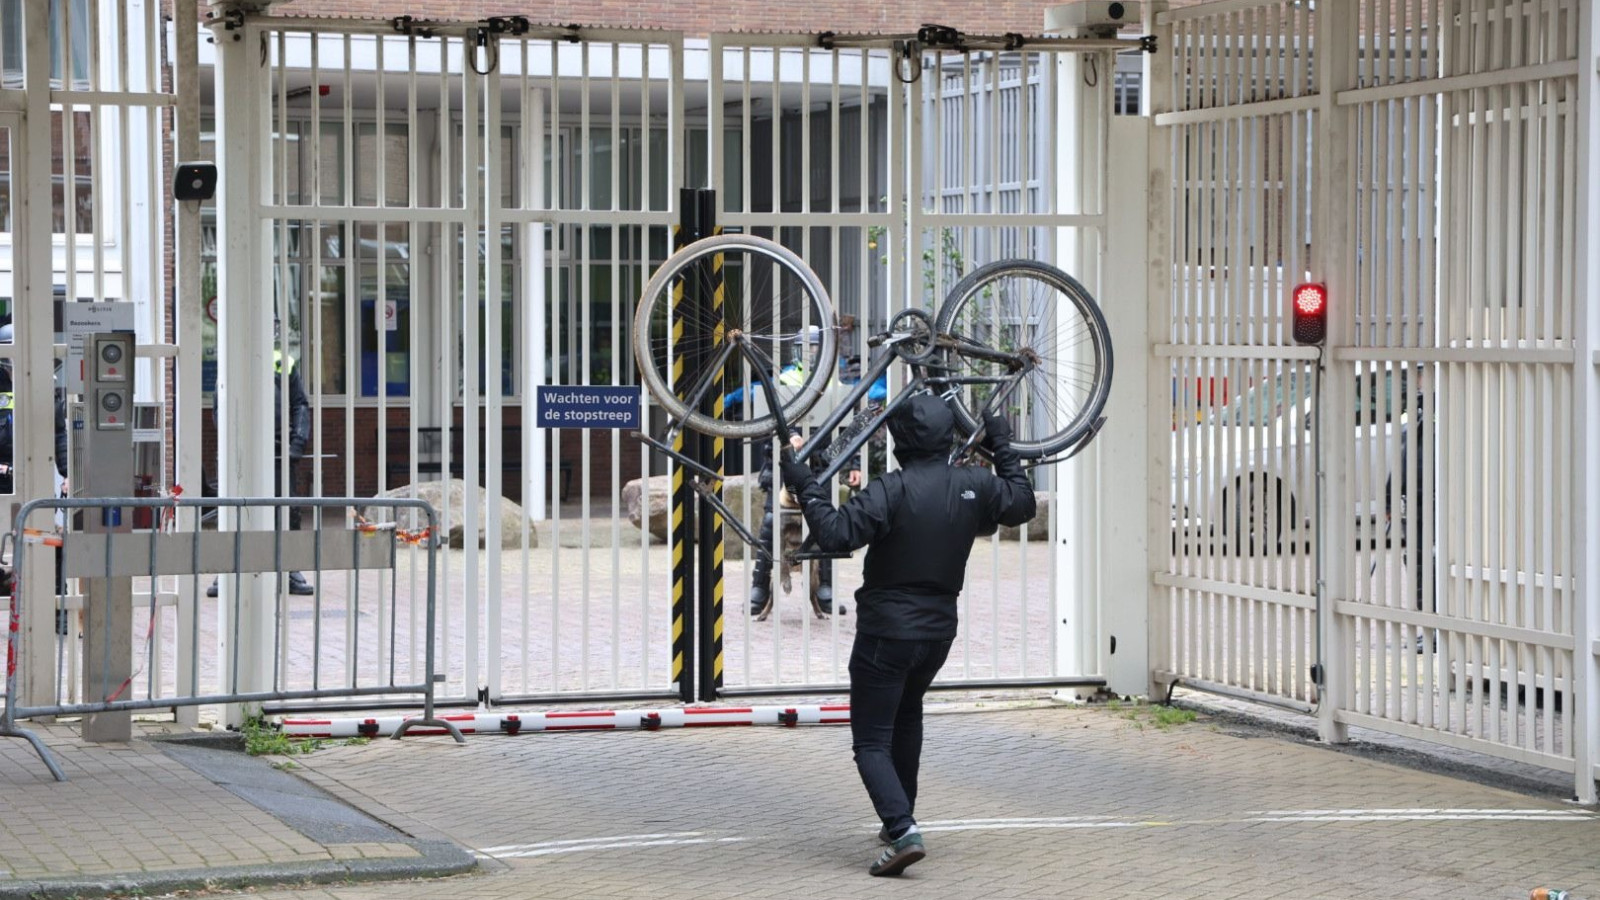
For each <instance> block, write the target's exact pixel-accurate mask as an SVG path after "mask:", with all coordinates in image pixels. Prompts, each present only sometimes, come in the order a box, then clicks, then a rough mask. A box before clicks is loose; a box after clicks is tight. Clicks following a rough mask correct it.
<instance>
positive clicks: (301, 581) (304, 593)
mask: <svg viewBox="0 0 1600 900" xmlns="http://www.w3.org/2000/svg"><path fill="white" fill-rule="evenodd" d="M289 593H291V594H294V595H295V596H298V597H309V596H311V595H312V594H315V593H316V590H315V589H313V588H312V587H311V582H309V581H307V580H306V577H305V576H304V575H301V574H300V573H299V572H290V573H289Z"/></svg>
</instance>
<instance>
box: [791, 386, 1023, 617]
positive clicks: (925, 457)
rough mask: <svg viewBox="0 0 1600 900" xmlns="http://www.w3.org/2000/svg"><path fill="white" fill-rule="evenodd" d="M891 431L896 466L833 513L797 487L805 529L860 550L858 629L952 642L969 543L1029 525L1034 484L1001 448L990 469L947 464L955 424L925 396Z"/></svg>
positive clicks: (812, 486)
mask: <svg viewBox="0 0 1600 900" xmlns="http://www.w3.org/2000/svg"><path fill="white" fill-rule="evenodd" d="M889 433H890V434H891V435H892V436H893V437H894V441H895V456H896V458H898V459H899V460H900V466H901V468H900V469H899V470H898V471H895V472H889V473H887V474H885V475H883V476H882V477H880V478H876V479H874V480H873V481H871V482H870V483H868V485H867V487H866V488H865V489H864V490H862V492H861V493H859V494H857V495H856V496H854V497H852V498H851V499H850V501H849V502H847V503H846V504H845V505H844V506H842V507H839V508H838V509H835V508H834V507H833V505H832V503H831V502H830V501H829V497H828V489H827V488H826V487H825V486H822V485H819V484H818V483H817V482H816V481H815V480H813V481H811V482H810V483H808V484H806V485H804V486H803V487H802V488H801V490H800V496H801V498H802V503H803V506H804V511H805V517H806V522H807V524H809V525H810V526H811V533H812V535H813V536H814V537H815V538H816V541H817V545H818V546H819V547H821V548H822V549H824V550H828V551H832V552H843V551H848V550H855V549H858V548H860V547H867V558H866V564H865V568H864V570H863V583H862V585H861V589H860V590H858V591H856V604H857V612H858V615H859V617H860V621H859V624H858V625H857V626H856V630H857V631H858V632H860V633H861V634H869V635H874V636H877V637H888V638H899V639H905V640H943V639H947V638H953V637H955V634H956V597H957V596H958V595H959V594H960V593H961V587H962V585H963V584H964V583H965V581H966V574H967V557H968V556H969V555H970V554H971V553H972V542H973V540H974V539H975V538H977V537H978V536H979V535H981V534H990V533H993V531H994V530H995V528H996V527H997V526H999V525H1010V526H1015V525H1021V524H1022V523H1023V522H1026V521H1028V520H1029V519H1031V518H1033V516H1034V513H1035V511H1036V504H1035V501H1034V496H1033V485H1031V484H1029V483H1028V478H1027V476H1026V475H1024V474H1023V473H1022V465H1021V463H1020V462H1019V461H1018V457H1017V454H1016V451H1015V450H1012V449H1011V445H1010V443H1009V442H1002V443H1001V446H999V447H997V448H994V471H993V472H990V471H989V470H988V469H984V468H981V467H977V466H959V467H958V466H952V465H950V464H949V462H948V457H949V454H950V451H951V448H952V442H953V440H954V434H955V418H954V416H953V415H952V414H951V412H950V408H949V407H948V406H946V405H945V402H944V401H943V400H941V399H939V398H938V397H934V396H932V395H931V394H919V395H916V396H913V397H911V398H910V399H909V400H908V401H907V402H906V403H905V404H903V405H902V406H900V407H899V408H897V409H896V410H895V412H894V416H893V417H892V418H891V419H890V420H889Z"/></svg>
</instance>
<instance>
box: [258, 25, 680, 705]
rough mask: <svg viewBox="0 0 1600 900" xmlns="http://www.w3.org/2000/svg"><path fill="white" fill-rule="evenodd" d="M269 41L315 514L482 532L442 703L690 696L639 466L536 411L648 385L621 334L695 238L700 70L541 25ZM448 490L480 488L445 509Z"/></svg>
mask: <svg viewBox="0 0 1600 900" xmlns="http://www.w3.org/2000/svg"><path fill="white" fill-rule="evenodd" d="M244 27H245V32H244V37H245V40H246V41H247V42H254V41H260V42H261V47H262V49H263V59H264V60H265V61H266V66H267V71H268V74H267V76H266V77H264V78H262V79H260V82H259V84H258V85H257V89H258V90H259V91H260V93H259V95H258V97H259V100H260V102H261V103H262V104H263V107H264V112H265V113H266V115H264V116H263V117H262V119H261V124H262V127H264V128H266V129H268V133H269V135H270V136H271V140H270V141H269V140H263V141H262V144H263V145H264V146H270V147H271V148H272V153H271V157H270V158H269V159H266V160H263V161H262V162H263V164H264V165H265V166H267V167H268V171H270V172H271V173H272V177H271V179H270V180H269V182H268V183H269V184H270V185H271V188H272V190H271V199H270V201H269V202H267V203H265V204H263V205H262V207H261V209H260V210H259V214H260V216H261V218H262V221H263V222H265V223H268V225H269V227H270V228H271V232H272V234H273V238H272V241H273V246H274V248H275V251H274V256H273V259H272V264H271V265H272V269H273V270H274V274H273V276H272V278H273V284H274V285H276V287H277V291H276V294H275V299H276V305H277V309H278V313H277V315H276V318H277V320H278V321H279V322H280V323H287V325H288V327H287V329H286V334H285V341H286V344H287V348H288V351H289V353H290V354H291V355H293V356H295V357H297V358H298V359H299V365H300V366H301V367H302V371H303V372H304V373H305V381H306V385H307V389H308V392H309V393H310V395H311V398H312V406H313V421H314V422H315V423H316V435H315V437H314V440H313V452H312V456H313V460H314V465H313V466H312V467H311V469H312V471H311V473H310V477H309V486H308V489H309V491H310V492H312V493H315V494H317V495H331V496H362V495H366V494H370V493H373V492H382V491H395V492H398V493H399V494H400V495H402V496H408V495H410V493H411V491H412V490H415V491H417V492H418V493H419V494H420V495H422V496H426V497H430V498H431V499H433V500H434V502H435V504H436V506H438V507H439V509H440V512H441V515H442V517H443V518H444V519H445V520H447V521H450V522H455V523H458V527H459V529H460V531H461V532H462V534H461V536H460V538H459V540H458V545H459V547H460V550H459V552H458V553H455V554H447V555H446V557H445V564H444V566H443V571H442V585H441V587H442V590H441V597H443V598H444V600H443V602H441V608H440V617H441V620H440V622H439V623H438V625H439V633H440V639H441V646H440V648H439V650H440V657H439V659H440V668H441V670H442V672H443V673H444V674H445V676H446V678H447V681H446V687H445V689H444V690H442V691H441V697H442V698H446V699H448V698H454V699H456V700H461V701H467V700H473V699H476V698H477V697H478V696H479V695H480V692H486V695H487V696H489V697H492V698H495V699H496V700H515V699H519V698H524V699H525V698H533V697H560V696H580V695H582V696H613V697H616V696H639V697H648V696H662V695H666V694H668V693H670V692H671V690H672V672H671V671H670V670H669V666H670V663H671V659H670V652H669V651H670V639H669V634H668V627H669V608H670V607H669V604H667V603H666V602H665V600H664V598H666V597H667V596H668V594H669V585H670V582H669V579H670V574H671V571H670V569H671V567H670V565H668V564H666V563H665V562H664V559H665V550H664V548H662V547H661V546H660V542H659V541H656V542H652V541H651V540H650V539H649V537H648V529H645V530H637V529H634V528H632V527H631V526H627V525H626V523H625V522H623V521H621V520H620V515H621V507H622V500H621V496H622V488H623V485H624V484H625V483H626V482H627V481H629V480H632V479H636V478H639V477H640V476H641V475H644V474H647V472H646V471H645V469H644V468H643V466H644V462H643V461H642V460H641V457H640V454H639V453H638V451H637V444H636V443H635V442H634V441H632V440H631V439H630V438H628V437H626V436H624V435H623V434H621V433H620V432H617V431H600V432H590V431H572V432H564V431H562V430H543V429H536V428H534V427H533V421H532V420H533V408H532V407H533V396H534V387H535V386H537V385H540V384H568V385H591V384H608V385H622V384H630V383H633V381H634V379H632V378H631V373H630V371H629V366H630V364H631V363H630V360H629V356H628V353H627V351H626V347H627V343H626V337H625V335H624V334H623V332H622V323H623V322H625V321H627V320H628V319H629V318H630V317H631V311H632V308H633V305H634V303H635V302H636V299H637V295H638V287H639V285H641V284H642V283H643V281H644V279H645V278H646V277H647V276H648V274H649V273H650V272H651V271H652V270H653V269H654V268H655V265H656V264H658V263H659V262H660V260H661V259H663V258H664V256H665V247H666V234H667V232H668V231H669V226H670V225H671V224H672V223H673V222H674V221H675V220H676V215H677V214H676V209H675V205H676V197H675V195H674V193H673V192H672V191H669V190H668V188H669V187H671V186H673V185H674V184H675V181H676V179H675V177H674V176H670V175H669V174H668V173H674V172H676V171H677V170H678V168H679V167H680V166H681V163H682V157H683V150H682V139H681V136H680V132H681V129H680V128H679V127H678V126H679V123H680V122H681V118H682V101H681V77H682V51H681V42H680V41H679V39H678V38H677V36H675V35H671V34H663V33H657V32H652V33H649V34H643V33H620V32H606V31H598V30H585V31H584V32H583V34H582V37H581V39H580V38H579V37H578V35H577V34H576V32H575V31H573V30H570V29H530V28H528V27H527V26H526V23H525V22H522V21H520V20H495V24H494V27H495V28H496V29H503V30H496V31H495V32H494V33H493V34H488V33H487V32H486V31H485V26H484V25H483V23H459V24H445V23H422V22H419V23H415V24H414V25H411V24H406V23H398V22H397V23H388V22H383V23H376V22H329V21H320V20H319V21H316V22H306V21H296V20H282V19H278V20H271V19H258V20H252V21H250V23H249V24H248V25H246V26H244ZM397 32H401V33H397ZM480 35H481V36H482V40H481V43H480ZM314 123H320V126H319V125H317V124H314ZM450 481H460V482H463V483H464V484H465V485H467V486H469V487H468V489H466V490H464V491H461V492H459V493H451V492H448V491H440V492H433V493H429V491H430V490H431V488H430V482H432V483H435V485H437V484H440V483H448V482H450ZM475 484H481V485H482V488H483V490H482V491H481V492H478V491H475V490H472V489H470V486H471V485H475ZM502 495H505V496H508V497H511V498H516V499H521V500H523V501H525V502H524V504H523V510H524V512H525V514H524V515H521V516H513V515H509V514H508V510H507V508H502V507H501V506H500V505H498V504H497V503H496V499H497V498H499V497H501V496H502ZM569 498H570V502H568V503H566V504H563V500H568V499H569ZM613 513H615V515H614V514H613ZM653 543H654V545H655V546H652V544H653ZM480 544H481V546H480ZM404 587H405V586H402V589H404ZM411 594H412V597H413V599H414V600H420V593H418V592H416V591H412V592H411ZM416 614H417V613H416V610H415V609H413V610H412V611H411V613H410V617H411V619H412V620H413V621H411V622H409V623H408V624H409V626H411V627H409V628H408V629H403V630H405V631H406V632H407V633H408V634H412V635H414V634H416V633H418V629H417V628H416V627H415V626H416V623H415V621H414V619H415V616H416ZM421 649H422V648H420V647H417V646H416V645H415V640H414V638H413V639H412V651H413V652H414V653H420V652H421Z"/></svg>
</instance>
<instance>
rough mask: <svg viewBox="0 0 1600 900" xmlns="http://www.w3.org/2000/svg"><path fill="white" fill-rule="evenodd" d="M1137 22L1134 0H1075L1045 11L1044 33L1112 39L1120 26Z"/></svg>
mask: <svg viewBox="0 0 1600 900" xmlns="http://www.w3.org/2000/svg"><path fill="white" fill-rule="evenodd" d="M1139 21H1140V9H1139V4H1138V3H1137V2H1135V0H1125V2H1107V0H1078V2H1076V3H1063V4H1061V5H1059V6H1051V7H1047V8H1046V9H1045V13H1044V30H1045V31H1046V32H1047V33H1051V34H1065V35H1078V36H1085V35H1087V36H1092V37H1115V36H1116V33H1117V29H1119V28H1121V27H1122V26H1124V25H1136V24H1138V23H1139Z"/></svg>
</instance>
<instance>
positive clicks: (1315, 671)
mask: <svg viewBox="0 0 1600 900" xmlns="http://www.w3.org/2000/svg"><path fill="white" fill-rule="evenodd" d="M1311 683H1312V684H1314V685H1316V686H1317V687H1323V684H1322V663H1312V664H1311Z"/></svg>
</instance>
